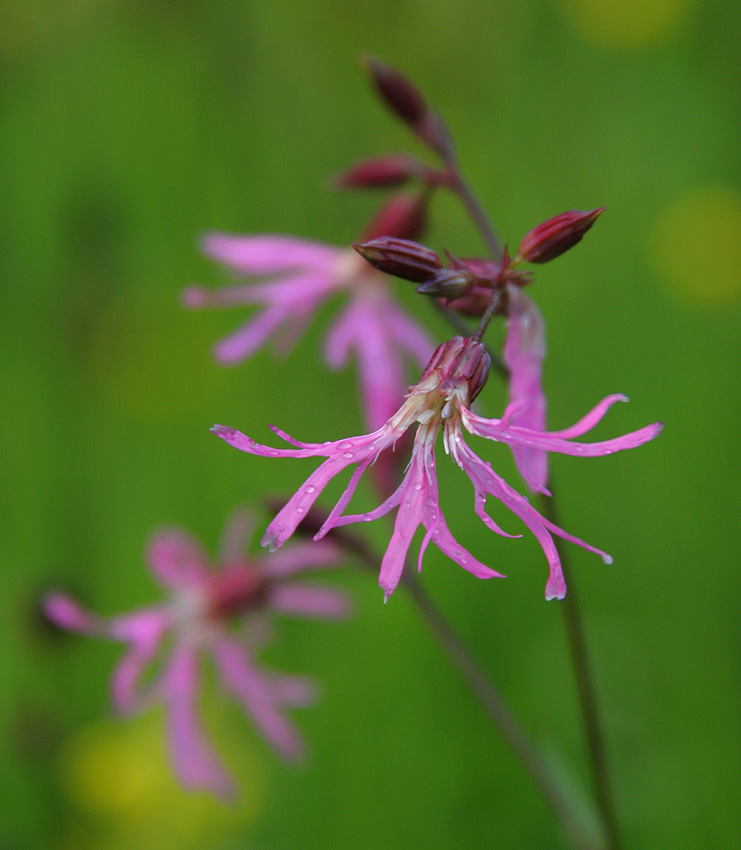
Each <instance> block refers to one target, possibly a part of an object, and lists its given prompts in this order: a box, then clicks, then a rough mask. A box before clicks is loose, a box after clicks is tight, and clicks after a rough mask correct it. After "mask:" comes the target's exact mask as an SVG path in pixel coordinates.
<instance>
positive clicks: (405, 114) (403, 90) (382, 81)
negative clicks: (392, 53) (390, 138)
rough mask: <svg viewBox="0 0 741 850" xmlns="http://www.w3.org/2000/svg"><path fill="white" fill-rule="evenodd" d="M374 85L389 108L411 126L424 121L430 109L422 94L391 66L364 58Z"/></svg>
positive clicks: (367, 57)
mask: <svg viewBox="0 0 741 850" xmlns="http://www.w3.org/2000/svg"><path fill="white" fill-rule="evenodd" d="M364 64H365V67H366V68H367V69H368V73H369V74H370V75H371V79H372V80H373V84H374V85H375V87H376V90H377V91H378V94H379V95H380V96H381V98H382V100H383V102H384V103H385V104H386V106H388V108H389V109H390V110H391V111H392V112H393V113H394V114H395V115H397V116H398V117H399V118H401V120H402V121H404V122H405V123H407V124H409V125H415V124H418V123H419V122H420V121H422V120H423V119H424V117H425V115H426V114H427V113H428V111H429V109H428V107H427V102H426V101H425V99H424V97H423V96H422V93H421V92H420V91H419V89H417V87H416V86H414V85H412V83H410V82H409V80H408V79H407V78H406V77H405V76H403V75H402V74H400V73H399V72H398V71H396V70H395V69H394V68H392V67H390V66H389V65H385V64H384V63H383V62H379V61H378V60H377V59H373V58H372V57H370V56H366V57H365V58H364Z"/></svg>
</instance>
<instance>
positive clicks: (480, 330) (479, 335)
mask: <svg viewBox="0 0 741 850" xmlns="http://www.w3.org/2000/svg"><path fill="white" fill-rule="evenodd" d="M500 300H501V290H500V289H499V287H498V286H497V287H495V288H494V291H493V292H492V294H491V301H490V302H489V306H488V307H487V308H486V312H485V313H484V315H483V316H482V317H481V319H480V321H479V324H478V326H477V328H476V330H475V331H474V334H473V336H472V337H471V339H473V340H475V341H476V342H481V340H482V339H483V336H484V334H485V333H486V329H487V328H488V327H489V322H490V321H491V319H492V316H493V315H494V313H495V312H496V309H497V307H498V306H499V302H500Z"/></svg>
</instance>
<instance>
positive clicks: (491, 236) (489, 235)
mask: <svg viewBox="0 0 741 850" xmlns="http://www.w3.org/2000/svg"><path fill="white" fill-rule="evenodd" d="M448 167H449V168H450V170H451V172H452V179H451V182H450V186H451V188H452V189H453V191H454V192H455V193H456V194H457V195H458V197H459V198H460V199H461V201H462V203H463V206H464V207H465V208H466V209H467V210H468V213H469V215H470V216H471V218H472V219H473V221H474V223H475V224H476V227H478V229H479V232H480V233H481V236H482V238H483V240H484V243H485V244H486V248H487V250H488V251H489V254H491V257H492V259H494V260H500V259H501V257H502V246H501V245H500V244H499V238H498V237H497V234H496V232H495V231H494V228H493V227H492V225H491V222H490V221H489V217H488V216H487V215H486V213H485V212H484V209H483V207H482V206H481V204H480V203H479V202H478V199H477V198H476V196H475V195H474V194H473V192H472V191H471V187H470V186H469V185H468V183H466V181H465V180H464V179H463V175H462V174H461V173H460V168H459V167H458V163H457V162H455V161H453V162H450V163H448Z"/></svg>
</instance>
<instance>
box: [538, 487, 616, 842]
mask: <svg viewBox="0 0 741 850" xmlns="http://www.w3.org/2000/svg"><path fill="white" fill-rule="evenodd" d="M548 486H549V487H550V489H551V492H553V481H552V480H551V481H550V483H549V485H548ZM540 502H541V505H542V513H543V516H545V517H547V519H549V520H550V521H551V522H553V523H554V524H556V525H560V523H559V518H558V512H557V510H556V503H555V500H554V498H553V496H551V498H550V499H548V498H545V497H540ZM555 543H556V549H557V550H558V554H559V557H560V558H561V569H562V570H563V576H564V581H565V582H566V586H567V588H568V592H567V594H566V596H565V597H564V599H563V600H561V602H559V603H558V604H559V606H560V608H561V611H562V612H563V618H564V625H565V627H566V636H567V640H568V645H569V652H570V654H571V663H572V665H573V667H574V676H575V679H576V689H577V693H578V698H579V706H580V708H581V714H582V719H583V721H584V734H585V738H586V742H587V750H588V753H589V762H590V766H591V773H592V785H593V789H594V795H595V798H596V800H597V806H598V808H599V811H600V815H601V816H602V823H603V827H604V831H605V840H606V842H607V850H620V847H621V846H622V842H621V840H620V832H619V828H618V821H617V815H616V812H615V803H614V798H613V793H612V786H611V783H610V773H609V769H608V764H607V753H606V749H605V740H604V736H603V734H602V725H601V723H600V716H599V705H598V703H597V694H596V691H595V687H594V679H593V676H592V669H591V665H590V662H589V651H588V649H587V640H586V634H585V630H584V620H583V618H582V615H581V609H580V607H579V595H578V593H577V590H576V586H575V584H576V583H575V581H574V576H573V574H572V572H571V566H570V564H569V561H568V553H567V552H566V550H565V549H564V547H563V546H562V545H561V541H560V540H559V539H556V540H555Z"/></svg>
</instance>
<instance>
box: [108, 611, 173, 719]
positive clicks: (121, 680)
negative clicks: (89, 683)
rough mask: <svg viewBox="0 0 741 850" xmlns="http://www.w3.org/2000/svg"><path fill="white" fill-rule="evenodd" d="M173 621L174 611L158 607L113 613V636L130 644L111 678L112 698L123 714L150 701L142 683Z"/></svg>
mask: <svg viewBox="0 0 741 850" xmlns="http://www.w3.org/2000/svg"><path fill="white" fill-rule="evenodd" d="M171 625H172V622H171V615H170V614H169V613H168V612H167V611H166V610H164V609H157V608H152V609H145V610H143V611H138V612H136V613H134V614H125V615H123V616H121V617H114V618H113V619H112V620H110V622H109V623H108V632H109V634H110V636H111V637H113V638H115V639H116V640H123V641H126V642H127V643H130V644H131V646H130V647H129V649H128V650H127V651H126V653H125V654H124V656H123V658H122V659H121V660H120V661H119V662H118V664H117V665H116V667H115V669H114V671H113V676H112V678H111V700H112V702H113V705H114V708H115V709H116V710H117V711H119V712H120V713H121V714H131V713H132V712H134V711H138V710H139V708H141V707H142V706H143V705H144V704H145V702H146V701H147V699H148V695H147V694H146V693H145V692H142V691H141V690H140V689H139V685H140V682H141V679H142V676H143V674H144V671H145V670H146V667H147V665H148V664H149V663H150V662H151V661H152V660H153V659H154V657H155V655H156V654H157V652H158V651H159V648H160V646H161V644H162V640H163V638H164V636H165V634H166V632H167V631H168V629H169V628H170V627H171Z"/></svg>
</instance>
